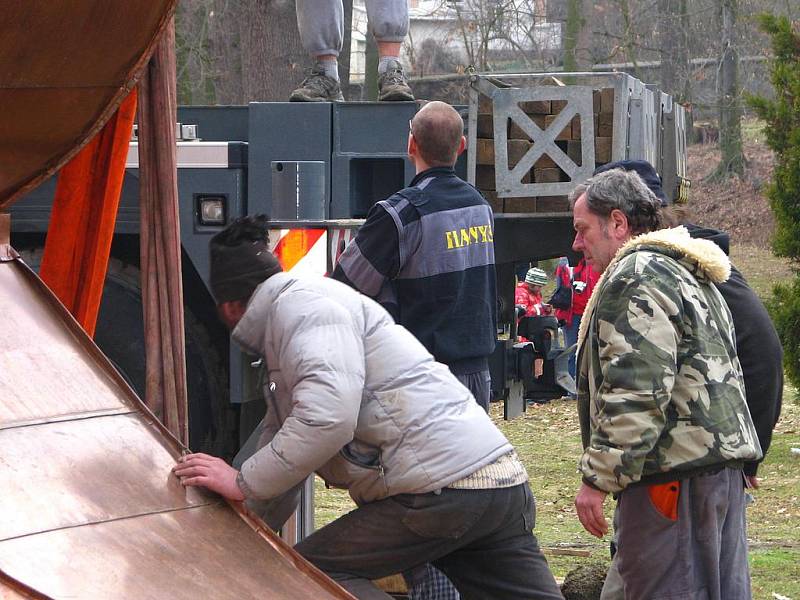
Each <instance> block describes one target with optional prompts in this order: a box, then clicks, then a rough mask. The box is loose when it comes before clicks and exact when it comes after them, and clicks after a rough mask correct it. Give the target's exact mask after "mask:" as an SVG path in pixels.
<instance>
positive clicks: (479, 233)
mask: <svg viewBox="0 0 800 600" xmlns="http://www.w3.org/2000/svg"><path fill="white" fill-rule="evenodd" d="M444 237H445V242H446V244H447V249H448V250H452V249H453V248H463V247H464V246H469V245H471V244H491V243H492V242H494V232H493V231H492V227H491V226H490V225H476V226H472V227H469V228H466V229H454V230H451V231H445V232H444Z"/></svg>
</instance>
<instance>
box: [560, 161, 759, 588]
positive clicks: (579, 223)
mask: <svg viewBox="0 0 800 600" xmlns="http://www.w3.org/2000/svg"><path fill="white" fill-rule="evenodd" d="M573 198H574V213H573V218H574V225H575V231H576V236H575V242H574V244H573V249H574V250H575V251H579V252H583V253H584V256H585V258H586V260H587V262H589V263H590V264H591V265H592V266H593V267H594V269H595V270H596V271H599V272H603V275H602V277H601V279H600V281H599V282H598V284H597V287H596V288H595V291H594V293H593V295H592V298H591V300H590V301H589V304H588V306H587V308H586V311H585V313H584V319H583V320H582V322H581V327H580V332H579V336H578V348H579V351H578V352H579V353H578V365H579V374H578V381H577V386H578V390H577V391H578V409H579V413H580V416H581V433H582V437H583V442H584V448H585V449H584V453H583V455H582V457H581V460H580V465H579V468H580V471H581V473H582V475H583V484H582V486H581V489H580V490H579V492H578V495H577V497H576V500H575V505H576V509H577V512H578V517H579V519H580V520H581V523H582V524H583V526H584V528H586V530H587V531H589V532H590V533H592V534H593V535H596V536H597V537H602V536H603V535H604V534H605V533H606V531H607V529H608V525H607V523H606V520H605V518H604V516H603V510H602V508H603V502H604V500H605V497H606V495H607V494H608V493H613V494H615V495H616V496H617V498H618V504H617V515H616V522H617V526H618V531H617V533H618V537H619V550H618V552H617V554H616V555H615V559H614V560H615V562H616V566H617V567H618V569H619V572H620V575H621V576H622V580H623V582H624V586H625V596H626V598H637V599H638V598H655V597H665V598H667V597H668V598H672V597H674V598H710V599H726V600H727V599H733V600H736V599H739V598H742V599H745V598H749V597H750V583H749V573H748V567H747V546H746V539H745V530H744V494H743V486H744V477H743V475H742V463H743V462H744V461H750V460H755V459H758V458H759V457H760V455H761V449H760V447H759V445H758V441H757V437H756V433H755V428H754V426H753V423H752V420H751V418H750V414H749V412H748V410H747V405H746V403H745V397H744V385H743V383H742V377H741V368H740V366H739V361H738V359H737V357H736V345H735V341H734V339H735V338H734V331H733V324H732V320H731V315H730V312H729V311H728V308H727V306H726V304H725V302H724V300H723V299H722V297H721V296H720V294H719V292H718V291H717V289H716V288H715V286H714V285H713V284H714V283H716V282H721V281H724V280H725V279H727V277H728V274H729V273H730V263H729V261H728V258H727V257H726V256H725V254H724V252H722V251H721V250H720V249H719V248H718V247H717V246H716V245H715V244H713V243H712V242H708V241H706V240H693V239H691V238H690V236H689V234H688V232H687V231H686V230H685V229H684V228H680V227H679V228H675V229H663V230H660V231H656V230H658V229H659V227H660V215H659V208H658V207H659V202H658V200H657V199H656V198H655V196H653V194H652V192H651V191H650V190H649V189H647V187H646V186H645V185H644V183H643V182H642V180H641V179H640V178H639V176H638V175H637V174H635V173H633V172H626V171H623V170H620V169H613V170H611V171H607V172H605V173H602V174H599V175H597V176H595V177H594V178H592V179H591V180H589V182H587V185H586V186H581V187H580V188H579V189H577V190H576V192H575V193H574V194H573Z"/></svg>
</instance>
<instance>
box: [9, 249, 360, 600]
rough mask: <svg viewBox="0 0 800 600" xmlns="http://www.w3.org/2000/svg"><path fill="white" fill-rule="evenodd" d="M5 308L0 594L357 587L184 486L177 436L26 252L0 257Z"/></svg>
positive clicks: (171, 594)
mask: <svg viewBox="0 0 800 600" xmlns="http://www.w3.org/2000/svg"><path fill="white" fill-rule="evenodd" d="M0 314H2V316H3V324H2V326H1V327H2V335H0V599H3V600H5V598H15V599H17V598H37V597H41V596H39V595H37V594H44V595H45V596H46V597H53V598H67V597H69V598H103V599H106V598H136V599H137V600H138V599H140V598H186V599H190V598H191V599H193V600H194V599H197V598H274V599H287V600H289V599H292V600H294V599H305V598H308V599H311V598H314V599H326V598H350V599H352V596H350V595H349V594H347V593H346V592H345V591H344V590H342V589H341V588H339V587H338V586H337V585H336V584H335V583H333V582H332V581H331V580H329V579H328V578H326V577H325V576H324V575H322V574H321V573H320V572H319V571H317V570H316V569H315V568H314V567H312V566H311V565H310V564H308V563H307V562H306V561H304V560H303V559H302V558H301V557H300V556H299V555H298V554H297V553H296V552H294V550H292V549H291V548H290V547H288V546H287V545H286V544H284V543H283V542H282V541H281V540H280V539H279V538H278V537H277V536H275V534H273V533H272V532H271V531H268V530H266V529H265V528H264V526H263V524H261V523H260V522H257V521H254V520H253V519H252V517H250V516H249V515H248V514H247V513H246V512H245V511H244V510H243V509H242V508H241V507H240V506H239V505H228V504H227V503H225V502H224V501H223V500H222V499H220V498H219V497H218V496H216V495H214V494H211V493H209V492H205V491H199V490H195V489H190V490H184V489H183V488H182V487H181V486H180V485H179V483H178V482H177V480H176V479H175V477H174V476H173V475H172V474H171V471H170V469H171V467H172V466H173V465H174V464H175V461H176V460H177V458H178V457H179V456H180V454H181V452H182V450H183V448H182V446H181V445H180V443H179V442H178V441H177V440H176V439H175V438H174V437H172V436H171V435H170V434H169V432H168V431H167V430H166V429H165V428H164V427H163V425H161V424H160V423H159V422H158V421H156V420H155V418H154V417H153V415H152V413H150V412H149V411H148V410H147V408H146V407H145V406H144V405H143V404H142V403H141V401H140V400H139V399H138V398H136V396H135V395H134V394H133V392H132V390H131V389H130V388H129V387H128V386H127V385H126V384H125V382H124V381H123V380H122V378H121V377H120V376H119V375H118V374H117V373H116V372H115V371H114V369H113V367H112V366H111V364H110V363H109V362H108V360H107V359H106V358H105V357H104V356H103V355H102V354H101V353H100V351H99V349H98V348H97V347H96V346H95V345H94V343H93V342H92V340H91V339H89V338H88V337H87V336H86V335H85V333H83V331H82V330H81V329H80V327H79V326H78V325H77V323H76V322H75V321H74V319H72V317H71V316H70V314H69V313H68V312H67V311H66V309H64V307H63V306H61V305H60V304H59V303H58V301H57V300H56V299H55V297H54V296H53V295H52V293H51V292H50V291H49V290H48V289H47V288H46V287H45V286H44V285H43V284H42V283H41V281H40V280H39V279H38V278H37V277H36V275H35V274H34V273H33V271H31V270H30V269H28V268H27V267H26V266H25V265H24V264H23V263H22V262H21V261H19V260H12V261H8V262H0ZM31 590H33V591H34V592H32V591H31Z"/></svg>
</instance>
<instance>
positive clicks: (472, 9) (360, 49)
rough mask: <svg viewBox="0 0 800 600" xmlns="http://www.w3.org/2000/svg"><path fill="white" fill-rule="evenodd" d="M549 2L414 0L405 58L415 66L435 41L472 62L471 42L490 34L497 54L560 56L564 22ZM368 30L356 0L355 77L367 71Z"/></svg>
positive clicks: (458, 58)
mask: <svg viewBox="0 0 800 600" xmlns="http://www.w3.org/2000/svg"><path fill="white" fill-rule="evenodd" d="M556 1H557V0H556ZM549 2H553V0H409V20H410V24H409V35H408V38H407V39H406V42H405V44H404V45H403V57H402V58H403V61H404V64H406V65H407V66H409V67H410V66H412V64H411V63H413V62H414V60H415V59H418V57H419V55H420V51H421V49H422V48H423V45H424V44H425V43H426V42H428V43H430V42H431V41H432V42H434V43H435V44H436V45H437V46H438V47H439V48H441V49H442V50H444V51H445V52H447V53H449V54H450V56H452V58H454V59H455V60H456V61H457V62H458V63H459V64H460V65H461V66H462V67H465V66H467V65H469V64H471V62H472V59H471V57H470V52H469V50H468V48H469V47H472V48H477V47H478V46H479V45H480V43H481V40H486V43H487V49H488V55H489V56H490V57H492V59H493V60H495V59H504V60H506V61H510V60H514V59H517V60H515V62H517V63H520V62H523V61H524V58H525V57H528V58H532V59H534V60H536V59H541V58H542V57H544V56H554V55H556V54H557V53H558V52H559V50H560V48H561V26H562V23H561V22H550V21H548V10H547V9H548V3H549ZM493 11H500V13H501V14H502V19H500V20H499V21H498V22H497V23H496V24H495V25H490V24H489V23H491V22H492V19H491V14H492V12H493ZM366 33H367V12H366V9H365V7H364V0H353V29H352V37H351V57H350V78H351V80H359V79H363V77H364V66H365V54H366V45H367V44H366Z"/></svg>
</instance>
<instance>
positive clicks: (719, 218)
mask: <svg viewBox="0 0 800 600" xmlns="http://www.w3.org/2000/svg"><path fill="white" fill-rule="evenodd" d="M742 130H743V138H744V154H745V158H746V160H747V168H746V170H745V176H744V178H743V179H739V178H737V177H733V178H731V179H729V180H728V181H725V182H722V183H714V184H712V183H709V182H707V181H705V179H706V178H707V177H708V175H709V174H710V173H712V172H713V171H714V169H715V168H716V167H717V165H718V164H719V156H720V154H719V147H718V146H717V144H695V145H692V146H689V157H688V173H689V179H690V180H691V182H692V184H691V188H690V192H689V208H690V211H691V214H692V219H693V221H694V222H695V223H697V224H699V225H705V226H707V227H714V228H716V229H721V230H723V231H727V232H728V233H729V234H730V235H731V242H732V244H737V245H747V246H756V247H759V248H763V249H768V248H769V244H770V240H771V239H772V234H773V232H774V231H775V218H774V217H773V215H772V211H771V210H770V207H769V201H768V199H767V197H766V195H765V194H764V189H765V186H766V185H767V184H768V183H769V181H770V178H771V177H772V162H773V153H772V151H771V150H770V149H769V148H767V146H766V145H765V143H764V134H763V131H762V129H761V125H760V124H759V123H758V122H756V121H745V123H744V125H743V127H742Z"/></svg>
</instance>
